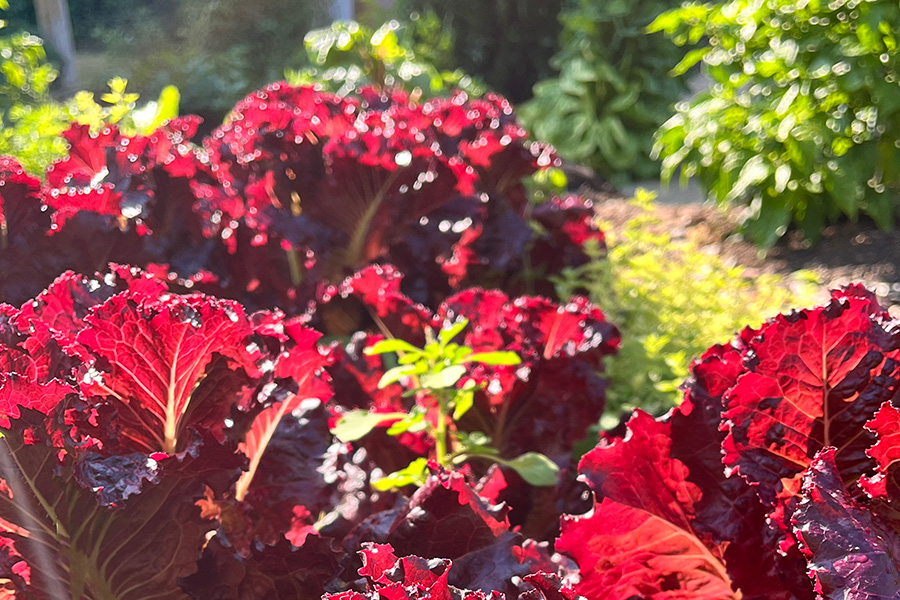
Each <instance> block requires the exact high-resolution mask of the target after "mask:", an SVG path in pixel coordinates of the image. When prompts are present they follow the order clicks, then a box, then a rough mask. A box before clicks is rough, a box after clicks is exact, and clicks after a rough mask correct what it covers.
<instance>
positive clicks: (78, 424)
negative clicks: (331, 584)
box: [0, 267, 336, 599]
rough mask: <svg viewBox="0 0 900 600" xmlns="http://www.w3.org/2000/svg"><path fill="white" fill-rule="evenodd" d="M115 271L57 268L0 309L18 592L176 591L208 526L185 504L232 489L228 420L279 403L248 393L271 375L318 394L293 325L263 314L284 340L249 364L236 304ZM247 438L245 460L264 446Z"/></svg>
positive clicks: (4, 472) (7, 527)
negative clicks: (45, 284) (36, 292)
mask: <svg viewBox="0 0 900 600" xmlns="http://www.w3.org/2000/svg"><path fill="white" fill-rule="evenodd" d="M113 272H114V273H115V276H109V277H102V276H97V278H96V279H90V278H86V277H80V276H76V275H72V274H67V275H65V276H63V277H61V278H60V280H59V281H57V283H56V284H55V285H54V287H53V288H52V289H51V290H48V291H47V292H45V293H44V294H43V295H42V296H41V298H40V299H39V300H36V301H33V302H29V303H27V304H26V309H27V310H23V311H21V312H19V311H16V310H15V309H13V308H11V307H5V308H3V310H2V318H0V348H2V352H0V356H2V359H3V363H2V367H3V372H2V373H0V416H2V422H0V429H2V431H3V438H2V441H0V479H2V485H0V490H2V493H0V520H2V521H0V522H2V523H3V524H4V526H3V532H2V534H0V538H2V545H3V553H2V555H3V557H4V559H3V564H4V565H6V566H4V567H3V568H4V569H6V570H8V571H9V577H10V581H11V582H13V583H14V585H16V586H17V589H18V590H19V591H20V592H21V594H22V596H21V597H28V598H40V599H43V598H48V599H49V598H53V599H56V598H63V597H69V596H71V597H78V598H97V599H99V598H113V597H115V598H136V599H140V598H151V597H160V595H161V596H162V597H171V598H182V597H185V595H184V592H182V591H181V590H182V584H183V583H184V582H185V581H187V579H186V578H189V576H191V575H192V574H193V573H195V572H196V571H197V569H198V562H197V560H198V557H199V556H200V551H201V549H202V548H203V547H204V546H206V545H207V542H208V533H209V532H210V529H214V527H211V526H210V523H209V522H208V521H207V520H206V518H205V517H204V516H203V514H202V513H201V511H200V508H199V507H198V506H197V504H196V503H197V501H198V500H200V499H202V498H203V497H204V495H211V496H212V497H213V498H221V497H224V495H225V494H229V493H231V490H233V489H234V488H233V486H234V485H235V483H236V482H237V480H238V476H239V475H240V473H241V467H242V466H244V464H245V461H246V459H245V457H244V455H243V454H242V453H240V452H238V451H237V450H238V448H237V445H236V444H235V443H234V441H232V439H231V438H239V439H244V433H243V431H245V429H244V427H245V425H243V424H242V425H240V426H238V425H237V424H231V425H230V423H231V421H232V420H233V419H232V418H231V417H232V416H235V415H236V414H237V413H236V412H235V411H237V412H238V413H239V412H241V411H248V413H252V414H254V415H256V416H260V415H265V411H266V409H268V408H274V407H277V404H275V403H273V400H272V399H269V398H268V397H266V396H259V395H255V396H254V395H252V394H251V395H250V396H249V397H248V390H252V389H254V388H255V387H256V388H260V389H264V390H268V391H271V390H270V387H271V386H269V385H268V384H264V383H263V382H264V380H266V378H267V377H268V376H269V375H270V376H271V377H272V378H273V379H269V380H268V381H269V382H270V383H273V384H275V385H277V386H283V387H284V388H285V389H287V390H290V391H291V392H292V393H295V394H304V395H305V396H307V397H310V396H312V394H313V393H315V394H320V395H321V394H322V391H321V390H322V389H323V388H322V386H323V385H324V386H325V387H324V389H326V390H327V383H324V382H321V381H320V379H321V378H323V377H324V374H323V373H322V372H321V364H320V363H319V362H316V360H315V359H313V355H312V354H310V352H314V353H315V354H314V355H315V356H318V357H319V361H324V360H325V359H324V357H323V356H322V355H319V354H318V351H317V350H315V340H316V336H314V335H311V334H310V333H311V332H309V331H308V330H305V329H304V328H302V326H299V325H298V324H296V323H294V322H286V323H284V324H283V325H281V324H279V323H278V322H277V321H278V318H277V317H274V318H270V319H269V320H268V321H267V323H268V325H269V328H268V330H267V331H276V330H279V328H280V330H281V331H284V332H286V333H285V334H284V339H283V340H281V341H282V342H284V345H285V347H284V351H283V352H281V353H280V354H278V353H276V355H277V356H278V357H279V358H280V359H281V362H279V363H278V364H274V363H273V364H272V365H263V366H264V367H266V368H260V365H258V364H257V363H255V362H254V359H255V357H254V355H252V353H251V352H250V350H249V346H250V345H251V344H252V343H253V339H254V338H253V337H252V336H253V328H252V327H251V324H250V322H249V321H248V319H247V318H246V317H245V316H244V314H243V309H242V308H241V307H240V305H237V304H236V303H233V302H229V301H220V300H215V299H212V298H208V297H204V296H200V295H195V296H187V297H181V296H176V295H173V294H170V293H168V292H167V291H166V290H165V289H164V288H161V287H160V286H159V284H158V282H155V281H153V280H152V279H151V278H148V277H147V276H146V275H144V274H143V273H140V272H139V271H129V270H128V269H124V268H121V267H115V268H114V269H113ZM45 319H46V320H45ZM307 357H308V358H307ZM310 359H312V360H310ZM267 374H269V375H267ZM301 386H303V388H301ZM248 398H249V403H248ZM238 409H240V410H238ZM264 420H266V419H264ZM238 429H241V430H242V431H238ZM264 429H265V431H266V432H267V435H270V436H271V437H275V436H274V433H275V432H274V431H271V429H270V428H268V427H266V428H264ZM324 430H325V432H326V433H327V425H325V426H324ZM329 437H330V436H329ZM248 441H250V443H251V444H252V445H254V451H253V454H254V458H255V459H256V460H257V461H258V457H259V456H260V454H261V453H262V452H263V448H264V444H261V443H260V438H259V436H257V437H252V436H251V438H248ZM247 448H248V450H249V446H247ZM298 514H299V513H298ZM301 516H302V515H301ZM298 525H299V524H298ZM288 526H289V527H291V526H293V524H289V525H288ZM297 533H298V534H299V529H298V530H297ZM295 539H297V540H298V542H300V539H299V538H295ZM216 543H218V542H216ZM285 543H287V541H285ZM310 548H312V546H310ZM334 564H336V563H334ZM334 564H332V565H331V567H330V569H331V570H332V571H333V570H334ZM13 575H15V577H13ZM17 597H19V596H17Z"/></svg>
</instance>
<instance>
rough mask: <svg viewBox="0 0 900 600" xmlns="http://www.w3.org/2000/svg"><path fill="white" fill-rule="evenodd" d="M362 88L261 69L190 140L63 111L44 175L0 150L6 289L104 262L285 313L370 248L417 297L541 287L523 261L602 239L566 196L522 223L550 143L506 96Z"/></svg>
mask: <svg viewBox="0 0 900 600" xmlns="http://www.w3.org/2000/svg"><path fill="white" fill-rule="evenodd" d="M364 92H365V93H364V94H363V97H362V98H341V97H338V96H334V95H331V94H327V93H322V92H317V91H315V90H314V89H312V88H305V87H292V86H288V85H286V84H284V83H279V84H273V85H271V86H269V87H267V88H265V89H264V90H261V91H259V92H257V93H255V94H252V95H251V96H249V97H247V98H246V99H245V100H244V101H242V102H241V103H240V104H239V105H238V106H236V107H235V109H234V111H233V112H232V115H231V116H230V117H229V119H228V120H227V121H226V122H225V124H224V125H222V126H221V127H220V128H218V129H217V130H215V131H214V132H213V134H212V135H211V136H209V137H208V138H207V139H205V140H204V141H203V143H202V146H200V145H196V144H193V143H192V142H191V139H192V137H193V136H194V135H195V133H196V128H197V125H198V123H199V120H198V119H197V118H196V117H183V118H180V119H176V120H173V121H171V122H169V123H168V124H167V125H165V126H164V127H162V128H160V129H157V130H155V131H154V132H152V133H148V134H146V135H141V134H138V135H131V134H125V133H123V131H122V130H120V129H119V128H117V127H115V126H107V127H105V128H102V129H100V130H98V131H92V130H91V129H90V128H89V127H87V126H84V125H73V126H72V127H71V128H70V129H69V130H68V131H67V132H66V133H65V136H66V139H67V140H68V141H69V144H70V150H69V155H68V156H67V157H65V158H64V159H62V160H60V161H58V162H56V163H55V164H53V165H52V166H51V167H50V169H48V171H47V174H46V181H45V182H44V183H43V184H41V183H40V182H39V181H38V180H37V179H27V178H25V179H23V177H24V175H23V174H22V173H21V169H20V168H19V167H18V166H17V165H16V164H15V162H14V161H11V160H7V162H6V163H5V164H6V167H5V168H6V170H7V171H8V172H9V173H10V174H13V173H15V177H16V178H17V179H16V181H17V182H18V183H19V184H20V185H19V187H16V188H10V189H15V190H16V194H15V195H13V194H12V192H7V193H5V194H4V198H5V200H4V202H5V206H12V205H14V204H16V205H18V204H21V205H22V207H23V208H22V210H21V211H20V212H18V213H16V214H15V215H13V214H10V215H9V221H10V222H9V227H8V228H7V234H6V238H5V239H6V241H7V246H8V251H7V252H6V253H5V254H4V256H3V257H2V264H0V270H2V271H3V273H4V275H5V277H4V278H3V297H4V298H6V299H7V300H8V301H13V302H16V303H18V302H21V301H24V300H25V299H26V298H28V297H31V296H34V295H35V294H37V293H38V292H39V291H40V290H41V289H42V288H43V287H45V286H46V285H47V284H49V282H50V281H52V280H53V278H54V277H55V276H56V275H57V274H58V273H60V272H62V271H64V270H67V269H71V270H75V271H80V272H93V271H96V270H102V269H103V268H104V265H105V264H106V263H107V262H108V261H117V262H120V263H127V264H134V265H141V266H145V267H148V268H150V269H151V270H152V271H153V272H155V273H165V274H167V276H168V277H169V278H170V279H171V280H172V281H173V282H174V283H177V284H179V285H181V286H182V289H187V288H192V289H202V290H204V291H209V292H215V293H216V294H217V295H221V296H226V297H231V298H235V299H240V300H241V301H242V302H244V303H245V304H247V305H248V306H252V307H274V306H279V307H281V308H282V309H284V310H286V311H288V312H295V313H296V312H302V311H305V310H306V308H307V303H308V302H309V301H310V300H313V299H314V298H315V297H316V294H317V293H318V289H319V286H320V283H321V282H322V281H332V282H336V281H340V279H342V278H343V277H344V276H345V275H346V274H349V273H351V272H353V271H354V270H355V269H358V268H361V267H363V266H365V265H367V264H371V263H373V262H378V261H385V262H391V263H393V264H396V265H397V266H398V267H400V268H401V270H402V271H403V272H404V273H405V274H406V276H407V279H406V280H405V286H406V291H407V293H409V294H410V295H411V297H413V298H414V299H415V300H416V301H419V302H433V303H438V302H440V300H442V299H443V298H445V297H446V296H447V295H448V294H449V293H451V292H452V291H453V290H454V289H460V287H461V286H466V285H475V284H479V285H494V284H504V285H506V286H507V288H506V289H509V290H510V291H512V292H514V293H521V292H528V291H538V292H543V293H547V292H552V289H542V287H541V285H540V281H538V282H537V283H535V284H534V285H533V283H532V281H531V280H530V279H529V278H528V273H525V274H524V275H525V276H524V277H523V266H524V265H526V264H528V265H530V266H531V267H532V269H533V272H534V273H538V274H542V273H544V272H546V271H551V272H552V271H553V270H554V269H555V270H557V271H558V270H559V269H560V268H562V267H563V266H566V265H565V264H562V263H563V262H564V261H569V262H571V261H575V262H576V263H577V262H578V261H579V260H580V261H586V260H587V257H586V255H584V254H583V252H580V251H579V247H580V244H581V243H582V242H583V241H584V239H586V238H590V237H593V238H597V239H602V234H601V233H600V232H599V231H598V230H597V229H596V227H595V226H594V225H593V224H592V222H591V220H590V219H589V218H588V214H587V213H589V212H590V208H589V205H587V204H585V203H583V202H581V201H579V200H577V199H575V198H570V199H566V200H560V199H556V200H553V201H551V202H548V203H547V204H546V206H545V207H544V208H542V210H540V211H538V213H537V214H536V215H535V219H536V220H537V221H538V222H543V223H545V224H547V225H549V224H551V223H556V224H557V225H560V226H562V225H563V224H565V225H566V227H564V228H562V229H560V228H559V227H554V228H552V230H546V231H545V232H544V233H542V234H540V235H538V234H535V232H534V230H533V229H532V228H531V227H530V226H529V224H528V222H527V221H526V219H525V211H526V205H527V198H526V192H525V187H524V185H523V182H522V179H523V178H524V177H525V176H527V175H529V174H530V173H532V172H534V171H535V170H536V169H538V168H541V167H542V166H548V165H550V164H553V162H554V160H555V159H554V157H553V155H552V153H551V151H550V150H549V148H546V147H544V146H541V145H538V144H535V143H532V142H528V141H526V140H525V132H524V130H523V129H522V128H521V127H520V126H519V125H518V124H517V123H516V121H515V118H514V115H513V113H512V109H511V107H510V105H509V104H508V103H507V102H506V101H505V100H503V99H502V98H500V97H497V96H493V95H490V96H488V97H486V98H485V99H479V100H470V99H468V98H467V97H466V96H465V95H464V94H456V95H454V96H452V97H450V98H445V99H434V100H431V101H429V102H426V103H422V104H416V103H413V102H410V101H409V100H408V99H407V97H406V96H405V95H404V94H402V93H399V92H393V93H391V94H390V95H388V94H387V93H378V92H376V91H374V90H369V91H368V92H366V91H365V90H364ZM26 179H27V181H26ZM14 221H15V222H14ZM48 234H50V235H48ZM75 248H77V250H74V249H75ZM14 273H15V275H14ZM340 330H341V328H340V327H339V326H337V329H336V331H340ZM352 330H353V328H352V327H351V328H350V329H349V331H352ZM343 331H348V330H347V329H346V328H344V329H343Z"/></svg>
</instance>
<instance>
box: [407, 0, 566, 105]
mask: <svg viewBox="0 0 900 600" xmlns="http://www.w3.org/2000/svg"><path fill="white" fill-rule="evenodd" d="M562 5H563V0H515V1H513V0H497V1H494V2H486V1H485V0H454V1H453V2H447V1H446V0H398V2H396V4H395V11H396V12H395V14H402V15H404V16H405V15H412V18H413V20H414V22H415V25H416V26H415V31H414V37H415V41H416V45H414V46H413V49H414V50H415V51H416V55H417V56H419V57H420V58H421V59H425V60H428V61H429V62H431V63H432V64H434V65H435V66H437V67H438V68H439V69H441V70H445V71H453V70H454V69H462V70H463V71H464V72H466V73H469V74H470V75H472V76H473V77H477V78H478V79H479V80H481V81H484V82H485V84H486V85H487V86H488V87H489V88H490V89H492V90H496V91H497V92H499V93H501V94H503V95H504V96H506V97H507V98H509V99H510V100H511V101H512V102H515V103H519V102H524V101H525V100H527V99H528V98H530V97H531V88H532V86H533V85H534V84H535V83H536V82H537V81H539V80H540V79H543V78H545V77H549V76H550V75H551V74H552V69H551V68H550V57H551V56H553V53H554V52H556V50H557V38H558V36H559V32H560V24H559V20H558V18H557V17H558V15H559V12H560V10H561V8H562ZM420 20H424V22H423V21H420ZM423 46H433V47H435V49H436V50H435V51H434V53H433V54H430V53H426V52H424V51H423V50H422V47H423Z"/></svg>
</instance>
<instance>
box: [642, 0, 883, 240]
mask: <svg viewBox="0 0 900 600" xmlns="http://www.w3.org/2000/svg"><path fill="white" fill-rule="evenodd" d="M898 22H900V8H898V6H897V4H896V3H893V2H888V1H880V0H867V1H863V2H858V1H856V0H848V1H845V0H841V1H836V2H805V3H801V4H799V5H798V4H797V3H796V2H790V1H787V0H784V1H782V0H778V1H770V2H750V1H747V0H733V1H730V2H725V3H723V4H706V5H700V4H691V5H686V6H684V7H682V8H680V9H676V10H674V11H672V12H670V13H667V14H665V15H662V16H660V17H659V19H657V20H656V22H655V23H654V24H653V25H652V26H651V30H656V31H664V32H666V33H667V34H668V35H669V36H671V37H672V38H673V39H674V40H675V41H676V43H679V44H686V43H692V44H695V43H697V42H698V41H700V40H705V44H704V45H701V46H700V47H699V48H697V49H695V50H692V51H691V52H690V53H689V54H688V55H687V58H686V59H685V61H684V62H683V63H682V64H681V65H680V67H679V71H681V72H683V71H685V70H686V69H688V68H689V67H691V66H692V65H694V64H696V63H697V62H700V61H702V65H703V68H704V72H705V73H706V74H707V75H708V76H709V77H711V78H712V80H713V85H712V86H710V88H709V89H708V90H706V91H704V92H701V93H700V94H698V95H697V96H695V97H694V98H693V99H692V100H691V101H690V102H689V103H686V104H684V105H682V106H680V107H678V110H677V113H676V114H675V116H674V117H672V119H671V120H669V121H668V122H667V123H666V124H665V125H664V126H663V127H662V129H661V130H660V132H659V135H658V139H657V146H656V152H657V153H658V154H659V156H660V157H661V158H662V159H663V176H664V177H665V178H670V177H672V176H673V175H675V174H676V173H678V172H679V171H680V173H681V176H682V177H684V178H687V177H691V176H697V178H698V179H699V180H700V182H701V183H702V184H703V186H704V187H705V188H706V190H707V191H708V193H709V195H710V197H711V198H713V199H715V200H716V201H717V202H719V203H723V204H724V203H734V202H736V203H739V204H743V205H746V206H747V208H748V210H747V211H746V214H745V218H746V224H745V229H746V232H747V234H748V235H749V237H751V238H752V239H753V240H754V241H755V242H756V243H758V244H759V245H761V246H765V247H768V246H771V245H772V244H773V243H775V241H776V240H777V239H778V238H779V237H781V236H782V235H784V233H785V231H786V230H787V227H788V226H789V225H791V224H796V226H797V227H798V228H800V230H801V231H803V233H804V235H806V236H807V237H808V238H809V239H811V240H816V239H818V237H819V236H820V235H821V231H822V229H823V228H824V226H825V224H826V223H828V222H833V221H835V220H836V219H837V218H838V217H841V216H846V217H849V218H851V219H856V218H857V216H858V215H860V214H864V215H868V216H869V217H871V218H872V219H873V220H874V221H875V222H876V223H877V224H878V225H879V226H881V227H883V228H888V227H891V226H892V225H893V223H894V215H895V213H896V210H897V186H898V179H900V162H898V161H900V153H898V150H897V143H898V140H900V131H898V129H897V122H898V120H897V114H898V110H900V105H898V103H897V101H896V98H897V97H898V91H900V86H898V60H900V58H898V57H900V54H898V49H897V48H898V45H897V42H898V25H897V24H898Z"/></svg>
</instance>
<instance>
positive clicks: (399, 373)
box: [378, 363, 424, 390]
mask: <svg viewBox="0 0 900 600" xmlns="http://www.w3.org/2000/svg"><path fill="white" fill-rule="evenodd" d="M423 370H424V369H423V368H422V366H420V365H419V364H418V363H416V364H412V365H399V366H396V367H394V368H393V369H388V370H387V371H385V372H384V375H382V376H381V379H379V380H378V389H379V390H383V389H384V388H386V387H387V386H389V385H391V384H392V383H395V382H396V381H398V380H399V379H400V378H401V377H405V376H406V375H416V374H418V373H420V372H422V371H423Z"/></svg>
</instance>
